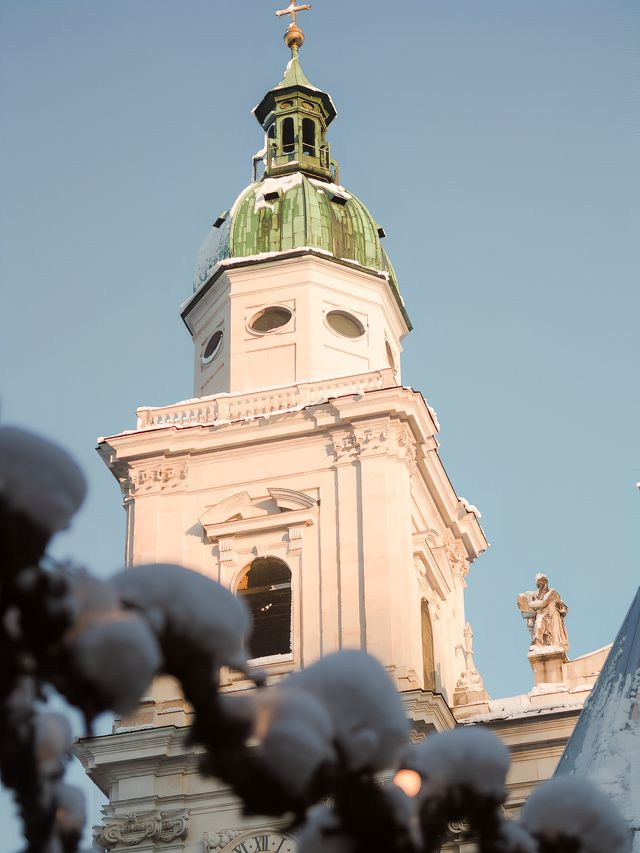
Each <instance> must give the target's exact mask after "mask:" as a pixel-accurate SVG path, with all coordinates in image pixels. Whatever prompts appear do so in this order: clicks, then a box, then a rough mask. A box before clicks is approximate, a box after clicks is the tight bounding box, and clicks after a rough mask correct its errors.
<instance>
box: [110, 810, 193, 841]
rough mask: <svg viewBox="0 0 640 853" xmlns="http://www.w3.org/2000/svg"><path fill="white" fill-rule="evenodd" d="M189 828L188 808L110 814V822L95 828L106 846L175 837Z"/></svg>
mask: <svg viewBox="0 0 640 853" xmlns="http://www.w3.org/2000/svg"><path fill="white" fill-rule="evenodd" d="M188 830H189V812H188V811H187V809H181V810H179V811H172V812H161V811H153V812H144V813H142V814H128V815H124V816H122V817H111V818H108V823H105V824H104V826H101V827H96V828H95V829H94V838H95V841H96V843H97V844H98V845H99V846H100V847H103V848H104V849H105V850H111V849H113V848H115V847H118V846H120V847H135V845H136V844H141V843H142V842H143V841H164V842H165V843H166V842H169V841H176V840H177V839H184V838H186V836H187V832H188Z"/></svg>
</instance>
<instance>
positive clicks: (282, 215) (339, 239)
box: [218, 173, 397, 289]
mask: <svg viewBox="0 0 640 853" xmlns="http://www.w3.org/2000/svg"><path fill="white" fill-rule="evenodd" d="M265 195H266V196H267V198H266V199H265ZM378 227H379V226H378V225H377V223H376V222H375V220H374V219H373V217H372V216H371V214H370V213H369V211H368V210H367V208H366V207H365V206H364V204H363V203H362V202H361V201H360V200H359V199H357V198H356V197H355V196H353V195H352V194H351V193H348V192H347V191H346V190H343V189H342V188H341V187H336V186H334V185H333V184H327V183H323V182H322V181H315V180H313V179H309V178H308V177H307V176H306V175H303V174H301V173H297V174H296V175H294V176H286V177H283V178H280V179H278V178H271V179H267V180H265V181H259V182H258V183H255V184H251V186H249V187H247V189H245V190H244V191H243V192H242V193H241V194H240V196H239V198H238V200H237V201H236V203H235V205H234V207H233V209H232V211H231V213H230V223H229V227H228V228H227V229H225V234H223V235H221V245H219V248H218V258H219V259H220V260H222V259H224V258H243V257H250V256H253V255H261V254H264V253H265V252H286V251H288V250H289V249H297V248H300V247H308V248H313V249H320V250H322V251H324V252H328V253H329V254H331V255H334V256H335V257H336V258H342V259H344V260H348V261H354V262H355V263H356V264H359V265H360V266H363V267H368V268H369V269H373V270H377V271H379V272H386V273H388V274H389V275H390V277H391V279H392V283H393V286H394V287H395V288H396V289H397V282H396V280H395V275H394V273H393V269H392V267H391V263H390V262H389V259H388V257H387V255H386V252H385V251H384V249H383V248H382V246H381V245H380V237H379V236H378ZM223 242H224V245H222V243H223Z"/></svg>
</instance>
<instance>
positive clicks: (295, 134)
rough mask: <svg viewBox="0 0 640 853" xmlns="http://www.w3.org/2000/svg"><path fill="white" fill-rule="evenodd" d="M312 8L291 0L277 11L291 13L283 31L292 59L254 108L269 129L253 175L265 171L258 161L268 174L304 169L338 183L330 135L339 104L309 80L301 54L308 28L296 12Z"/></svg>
mask: <svg viewBox="0 0 640 853" xmlns="http://www.w3.org/2000/svg"><path fill="white" fill-rule="evenodd" d="M310 8H311V6H310V5H309V4H308V3H302V4H296V3H294V2H292V3H291V5H290V6H288V8H286V9H281V10H280V11H278V12H276V15H278V17H281V16H282V15H291V23H290V24H289V26H288V28H287V31H286V33H285V36H284V40H285V42H286V44H287V47H288V48H290V50H291V59H290V60H289V63H288V64H287V67H286V68H285V72H284V77H283V78H282V80H281V81H280V82H279V83H278V85H277V86H274V87H273V89H270V90H269V91H268V92H267V94H266V95H265V96H264V98H263V99H262V100H261V101H260V103H259V104H258V106H257V107H256V108H255V109H254V111H253V112H254V115H255V117H256V118H257V120H258V121H259V122H260V124H261V125H262V127H263V129H264V131H265V133H266V140H265V145H264V149H263V151H261V152H260V153H259V154H258V155H256V157H254V180H258V179H259V178H260V177H262V176H261V175H259V174H258V166H259V164H260V163H261V162H263V163H264V176H266V177H270V178H272V177H279V176H281V175H288V174H292V173H294V172H302V173H303V174H305V175H308V176H310V177H314V178H320V179H322V180H325V181H332V182H335V183H339V178H338V171H337V165H336V163H335V162H333V161H332V159H331V151H330V148H329V143H328V142H327V140H326V134H327V129H328V127H329V125H330V124H331V122H332V121H333V119H334V118H335V117H336V108H335V106H334V104H333V101H332V100H331V97H330V95H328V94H327V93H326V92H323V91H321V90H320V89H318V88H317V87H316V86H313V85H312V84H311V83H310V82H309V80H308V79H307V77H306V75H305V73H304V71H303V70H302V67H301V66H300V61H299V58H298V52H299V50H300V47H301V46H302V43H303V42H304V33H303V32H302V30H301V29H300V27H299V26H298V23H297V18H296V15H297V14H298V13H299V12H303V11H306V10H307V9H310Z"/></svg>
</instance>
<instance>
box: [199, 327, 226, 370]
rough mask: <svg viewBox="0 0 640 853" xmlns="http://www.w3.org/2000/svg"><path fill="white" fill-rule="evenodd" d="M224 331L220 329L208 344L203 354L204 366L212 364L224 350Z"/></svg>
mask: <svg viewBox="0 0 640 853" xmlns="http://www.w3.org/2000/svg"><path fill="white" fill-rule="evenodd" d="M223 337H224V335H223V333H222V331H221V330H220V329H219V330H218V331H217V332H214V334H213V335H211V337H210V338H209V340H208V341H207V344H206V346H205V348H204V350H203V352H202V358H201V361H202V363H203V364H210V363H211V362H212V361H213V359H214V358H215V357H216V356H217V355H218V353H219V352H220V350H221V349H222V338H223Z"/></svg>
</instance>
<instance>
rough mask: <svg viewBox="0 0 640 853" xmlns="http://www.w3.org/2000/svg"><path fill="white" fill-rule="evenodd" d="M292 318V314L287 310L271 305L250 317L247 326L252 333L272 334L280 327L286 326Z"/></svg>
mask: <svg viewBox="0 0 640 853" xmlns="http://www.w3.org/2000/svg"><path fill="white" fill-rule="evenodd" d="M292 317H293V313H292V312H291V311H290V310H289V309H288V308H283V307H282V306H281V305H271V306H270V307H269V308H265V309H264V310H263V311H259V312H258V313H257V314H256V315H255V316H254V317H252V318H251V321H250V322H249V326H250V328H251V329H253V331H254V332H260V333H261V334H265V332H273V331H274V330H275V329H279V328H280V327H281V326H286V324H287V323H288V322H289V320H290V319H291V318H292Z"/></svg>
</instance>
